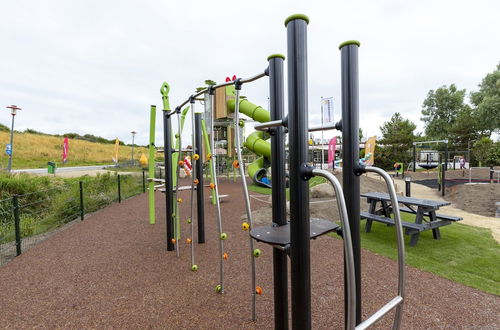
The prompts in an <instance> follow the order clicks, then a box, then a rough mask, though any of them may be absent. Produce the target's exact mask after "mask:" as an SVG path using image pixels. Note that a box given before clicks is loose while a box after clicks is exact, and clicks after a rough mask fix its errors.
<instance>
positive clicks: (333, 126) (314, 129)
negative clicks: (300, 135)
mask: <svg viewBox="0 0 500 330" xmlns="http://www.w3.org/2000/svg"><path fill="white" fill-rule="evenodd" d="M332 129H336V130H339V131H340V130H342V121H339V122H337V123H335V124H333V123H332V124H328V125H324V126H313V127H309V132H317V131H328V130H332Z"/></svg>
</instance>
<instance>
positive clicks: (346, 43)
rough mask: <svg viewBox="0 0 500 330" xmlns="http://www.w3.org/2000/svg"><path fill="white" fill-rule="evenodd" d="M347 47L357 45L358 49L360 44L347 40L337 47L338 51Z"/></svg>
mask: <svg viewBox="0 0 500 330" xmlns="http://www.w3.org/2000/svg"><path fill="white" fill-rule="evenodd" d="M347 45H357V46H358V47H360V46H361V43H360V42H359V41H357V40H347V41H344V42H343V43H341V44H340V45H339V49H342V47H344V46H347Z"/></svg>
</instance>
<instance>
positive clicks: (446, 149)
mask: <svg viewBox="0 0 500 330" xmlns="http://www.w3.org/2000/svg"><path fill="white" fill-rule="evenodd" d="M445 146H446V147H445V151H444V168H443V177H442V180H441V182H442V187H441V196H444V194H445V191H446V171H447V170H448V142H446V144H445Z"/></svg>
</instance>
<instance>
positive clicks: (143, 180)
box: [142, 169, 146, 193]
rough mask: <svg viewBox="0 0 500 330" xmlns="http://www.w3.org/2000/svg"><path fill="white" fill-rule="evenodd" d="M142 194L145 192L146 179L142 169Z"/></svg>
mask: <svg viewBox="0 0 500 330" xmlns="http://www.w3.org/2000/svg"><path fill="white" fill-rule="evenodd" d="M142 192H143V193H145V192H146V177H145V176H144V169H142Z"/></svg>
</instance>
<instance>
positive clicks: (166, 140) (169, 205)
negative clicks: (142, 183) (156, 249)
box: [162, 86, 174, 251]
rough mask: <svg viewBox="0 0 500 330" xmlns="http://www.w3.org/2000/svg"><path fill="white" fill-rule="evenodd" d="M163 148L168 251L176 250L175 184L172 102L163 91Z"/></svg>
mask: <svg viewBox="0 0 500 330" xmlns="http://www.w3.org/2000/svg"><path fill="white" fill-rule="evenodd" d="M163 91H164V88H163V86H162V99H163V145H164V147H163V149H164V155H165V162H164V164H165V204H166V205H165V209H166V211H165V222H166V230H167V251H173V250H174V243H173V241H172V239H173V238H174V232H173V228H172V211H173V192H172V189H173V185H172V138H171V136H172V127H171V120H170V103H169V101H168V94H164V93H163Z"/></svg>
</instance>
